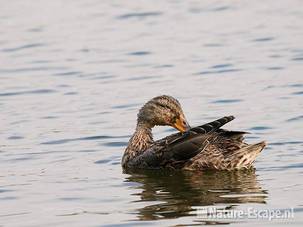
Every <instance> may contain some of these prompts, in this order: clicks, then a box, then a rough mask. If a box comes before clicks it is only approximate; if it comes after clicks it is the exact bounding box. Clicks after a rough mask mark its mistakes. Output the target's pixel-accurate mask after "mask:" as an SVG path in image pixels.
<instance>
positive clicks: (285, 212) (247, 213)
mask: <svg viewBox="0 0 303 227" xmlns="http://www.w3.org/2000/svg"><path fill="white" fill-rule="evenodd" d="M193 209H194V213H195V214H196V215H197V216H199V217H201V218H205V219H209V220H214V219H228V220H231V219H234V220H235V219H266V220H269V221H271V220H274V219H291V218H294V209H293V208H289V209H256V208H253V207H248V208H246V209H242V210H236V209H226V208H219V207H203V206H195V207H193Z"/></svg>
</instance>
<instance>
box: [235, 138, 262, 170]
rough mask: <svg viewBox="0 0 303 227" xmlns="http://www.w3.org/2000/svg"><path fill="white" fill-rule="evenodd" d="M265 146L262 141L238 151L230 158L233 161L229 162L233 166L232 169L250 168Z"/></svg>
mask: <svg viewBox="0 0 303 227" xmlns="http://www.w3.org/2000/svg"><path fill="white" fill-rule="evenodd" d="M265 146H266V143H265V141H262V142H260V143H256V144H251V145H247V146H245V147H243V148H241V149H239V150H238V151H237V152H235V153H234V154H233V157H232V158H233V159H235V161H234V162H233V161H232V162H231V163H234V165H235V166H233V167H234V168H236V169H240V168H249V167H251V165H252V164H253V163H254V161H255V160H256V158H257V156H258V155H259V153H260V152H261V151H262V150H263V149H264V147H265Z"/></svg>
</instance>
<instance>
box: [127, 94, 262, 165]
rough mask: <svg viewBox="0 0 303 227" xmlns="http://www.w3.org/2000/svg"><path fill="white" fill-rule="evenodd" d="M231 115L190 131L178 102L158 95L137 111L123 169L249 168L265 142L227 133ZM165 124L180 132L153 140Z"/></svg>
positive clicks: (240, 134) (240, 132)
mask: <svg viewBox="0 0 303 227" xmlns="http://www.w3.org/2000/svg"><path fill="white" fill-rule="evenodd" d="M233 119H234V117H233V116H227V117H222V118H220V119H218V120H216V121H212V122H210V123H207V124H204V125H201V126H198V127H193V128H190V127H189V125H188V123H187V121H186V118H185V116H184V114H183V111H182V108H181V105H180V103H179V102H178V100H176V99H175V98H173V97H171V96H167V95H162V96H158V97H155V98H153V99H151V100H150V101H148V102H147V103H146V104H145V105H144V106H143V107H142V108H141V109H140V111H139V113H138V119H137V127H136V131H135V133H134V134H133V136H132V137H131V139H130V140H129V143H128V146H127V148H126V150H125V152H124V155H123V158H122V166H123V168H124V169H161V168H172V169H186V170H206V169H214V170H234V169H241V168H250V167H251V166H252V164H253V162H254V161H255V159H256V157H257V155H258V154H259V153H260V152H261V151H262V150H263V148H264V147H265V145H266V144H265V142H264V141H263V142H260V143H256V144H252V145H251V144H247V143H245V142H243V140H244V137H243V135H244V134H245V132H242V131H227V130H224V129H221V127H222V126H223V125H225V124H226V123H228V122H230V121H232V120H233ZM156 125H169V126H172V127H174V128H176V129H178V130H179V131H180V132H179V133H175V134H172V135H170V136H168V137H165V138H163V139H161V140H158V141H154V140H153V136H152V128H153V127H154V126H156Z"/></svg>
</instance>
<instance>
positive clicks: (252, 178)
mask: <svg viewBox="0 0 303 227" xmlns="http://www.w3.org/2000/svg"><path fill="white" fill-rule="evenodd" d="M127 174H130V175H129V176H128V177H127V178H126V181H127V182H135V183H139V186H138V185H137V184H135V186H131V187H134V188H136V189H142V191H141V192H140V193H136V194H133V195H135V196H139V197H140V199H139V200H136V201H133V202H138V203H139V202H143V203H149V202H150V203H151V205H145V206H144V207H143V208H140V209H138V210H137V211H138V219H139V220H156V219H168V218H178V217H182V216H190V215H195V214H193V211H194V210H195V208H194V207H195V206H216V204H220V206H221V205H224V206H226V208H225V209H232V207H233V206H236V205H237V204H247V203H266V197H267V192H266V191H265V190H263V189H262V188H261V186H260V184H259V183H258V181H257V176H256V174H255V169H253V168H252V169H246V170H240V171H220V172H217V171H206V172H187V171H174V172H173V171H163V170H162V171H155V170H154V171H151V170H148V171H147V170H144V171H142V170H141V171H136V172H127ZM155 203H156V204H155Z"/></svg>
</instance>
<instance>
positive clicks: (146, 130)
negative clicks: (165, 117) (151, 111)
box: [127, 122, 153, 155]
mask: <svg viewBox="0 0 303 227" xmlns="http://www.w3.org/2000/svg"><path fill="white" fill-rule="evenodd" d="M152 143H153V135H152V129H151V127H150V126H149V125H148V124H145V123H141V122H138V124H137V127H136V131H135V133H134V134H133V136H132V137H131V139H130V141H129V144H128V147H127V150H129V151H132V152H133V153H134V154H133V155H136V154H139V153H142V152H143V151H145V150H146V149H147V148H149V147H150V145H151V144H152Z"/></svg>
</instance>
